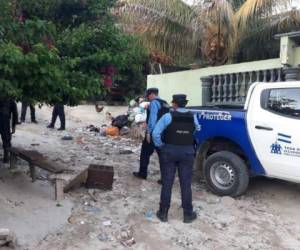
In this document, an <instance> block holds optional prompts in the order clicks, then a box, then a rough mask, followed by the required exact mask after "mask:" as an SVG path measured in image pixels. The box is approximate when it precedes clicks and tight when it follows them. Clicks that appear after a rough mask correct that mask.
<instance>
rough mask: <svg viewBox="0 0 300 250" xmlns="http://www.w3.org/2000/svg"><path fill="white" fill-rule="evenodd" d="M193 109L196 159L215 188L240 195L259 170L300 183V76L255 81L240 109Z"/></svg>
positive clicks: (228, 193)
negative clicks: (196, 127) (288, 79)
mask: <svg viewBox="0 0 300 250" xmlns="http://www.w3.org/2000/svg"><path fill="white" fill-rule="evenodd" d="M193 111H194V112H195V113H196V114H197V117H198V121H199V123H200V124H201V131H199V132H196V134H195V140H196V142H197V145H198V150H197V157H196V164H197V167H200V168H201V169H202V170H203V171H202V173H203V176H204V178H205V180H206V183H207V185H208V187H209V188H210V189H211V190H212V191H213V192H214V193H216V194H218V195H230V196H232V197H235V196H239V195H241V194H243V193H244V192H245V191H246V189H247V187H248V183H249V178H250V177H251V176H257V175H263V176H267V177H272V178H278V179H284V180H288V181H292V182H298V183H300V81H299V82H298V81H297V82H276V83H254V84H252V85H251V87H250V89H249V90H248V95H247V100H246V103H245V105H244V108H241V109H236V108H233V107H226V106H223V107H218V106H216V107H210V108H201V109H199V110H193Z"/></svg>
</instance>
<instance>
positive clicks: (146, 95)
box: [145, 88, 159, 97]
mask: <svg viewBox="0 0 300 250" xmlns="http://www.w3.org/2000/svg"><path fill="white" fill-rule="evenodd" d="M158 92H159V90H158V88H149V89H147V90H146V93H145V97H148V96H149V95H151V94H155V95H158Z"/></svg>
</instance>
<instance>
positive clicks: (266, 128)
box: [255, 125, 273, 131]
mask: <svg viewBox="0 0 300 250" xmlns="http://www.w3.org/2000/svg"><path fill="white" fill-rule="evenodd" d="M255 128H256V129H261V130H267V131H272V130H273V128H270V127H265V126H259V125H256V126H255Z"/></svg>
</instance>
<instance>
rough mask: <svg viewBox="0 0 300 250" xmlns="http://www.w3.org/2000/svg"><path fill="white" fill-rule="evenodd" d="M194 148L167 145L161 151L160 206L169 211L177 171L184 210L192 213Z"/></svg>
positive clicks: (190, 146)
mask: <svg viewBox="0 0 300 250" xmlns="http://www.w3.org/2000/svg"><path fill="white" fill-rule="evenodd" d="M194 153H195V150H194V147H193V146H192V145H186V146H183V145H170V144H166V145H164V146H163V147H162V149H161V154H160V161H161V173H162V190H161V196H160V205H161V207H163V208H166V209H169V207H170V202H171V195H172V186H173V183H174V179H175V175H176V170H178V176H179V182H180V189H181V201H182V208H183V209H184V211H185V212H192V211H193V206H192V189H191V182H192V173H193V162H194Z"/></svg>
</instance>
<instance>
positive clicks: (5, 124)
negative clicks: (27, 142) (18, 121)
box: [0, 114, 11, 150]
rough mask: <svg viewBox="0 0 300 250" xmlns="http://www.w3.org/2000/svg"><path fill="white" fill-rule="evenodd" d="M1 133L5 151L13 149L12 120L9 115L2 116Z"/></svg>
mask: <svg viewBox="0 0 300 250" xmlns="http://www.w3.org/2000/svg"><path fill="white" fill-rule="evenodd" d="M0 133H1V139H2V144H3V149H4V150H6V149H8V148H10V147H11V133H10V120H9V116H8V115H2V114H0Z"/></svg>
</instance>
